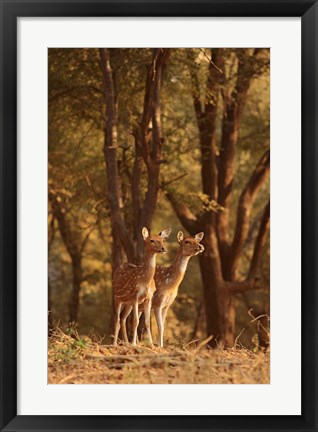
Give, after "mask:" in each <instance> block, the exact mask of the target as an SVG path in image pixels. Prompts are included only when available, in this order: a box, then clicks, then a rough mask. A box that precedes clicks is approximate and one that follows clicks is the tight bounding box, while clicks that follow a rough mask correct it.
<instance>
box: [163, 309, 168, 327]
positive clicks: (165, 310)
mask: <svg viewBox="0 0 318 432" xmlns="http://www.w3.org/2000/svg"><path fill="white" fill-rule="evenodd" d="M168 309H169V306H167V307H165V308H163V309H162V323H163V325H165V321H166V317H167V312H168Z"/></svg>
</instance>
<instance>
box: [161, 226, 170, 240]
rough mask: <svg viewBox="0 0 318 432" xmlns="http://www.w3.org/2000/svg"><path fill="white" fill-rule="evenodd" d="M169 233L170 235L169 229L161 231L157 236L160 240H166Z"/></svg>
mask: <svg viewBox="0 0 318 432" xmlns="http://www.w3.org/2000/svg"><path fill="white" fill-rule="evenodd" d="M170 233H171V228H165V229H164V230H162V231H161V232H160V233H159V236H160V237H162V238H164V239H166V238H168V237H169V235H170Z"/></svg>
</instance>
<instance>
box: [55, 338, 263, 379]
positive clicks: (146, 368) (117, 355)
mask: <svg viewBox="0 0 318 432" xmlns="http://www.w3.org/2000/svg"><path fill="white" fill-rule="evenodd" d="M207 342H208V340H206V341H202V342H198V341H193V342H191V343H189V344H187V345H185V346H183V347H181V346H180V347H176V346H168V347H166V348H158V347H155V348H150V347H147V346H144V345H140V346H138V347H132V346H118V347H114V346H112V345H102V344H100V343H97V342H93V341H92V340H91V339H90V338H88V337H82V338H80V337H79V336H78V334H75V335H73V337H72V336H69V335H67V334H65V333H63V332H62V331H61V330H57V331H56V332H55V334H54V335H53V336H52V337H51V339H50V341H49V353H48V382H49V384H268V383H269V382H270V355H269V352H264V351H258V352H257V353H254V352H252V351H249V350H247V349H245V348H243V347H241V348H239V349H238V348H236V349H234V348H233V349H231V350H221V349H220V350H211V349H209V348H208V347H207Z"/></svg>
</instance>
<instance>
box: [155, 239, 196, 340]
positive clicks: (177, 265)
mask: <svg viewBox="0 0 318 432" xmlns="http://www.w3.org/2000/svg"><path fill="white" fill-rule="evenodd" d="M203 236H204V233H203V232H201V233H198V234H196V235H195V236H194V237H186V238H184V236H183V232H182V231H179V232H178V235H177V239H178V242H179V243H180V247H179V250H178V254H177V256H176V258H175V260H174V262H173V263H172V264H171V266H170V267H163V266H157V267H156V273H155V284H156V291H155V293H154V295H153V298H152V307H153V309H154V312H155V317H156V321H157V326H158V332H159V346H160V347H163V332H164V323H165V319H166V316H167V312H168V309H169V307H170V306H171V305H172V303H173V301H174V300H175V298H176V297H177V294H178V288H179V285H180V283H181V282H182V280H183V277H184V274H185V271H186V269H187V265H188V262H189V259H190V258H191V257H192V256H195V255H198V254H199V253H201V252H203V251H204V246H203V245H201V244H200V241H201V240H202V239H203Z"/></svg>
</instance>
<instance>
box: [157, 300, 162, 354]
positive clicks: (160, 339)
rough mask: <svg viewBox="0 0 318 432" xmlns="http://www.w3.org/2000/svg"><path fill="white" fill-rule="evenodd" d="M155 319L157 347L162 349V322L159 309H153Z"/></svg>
mask: <svg viewBox="0 0 318 432" xmlns="http://www.w3.org/2000/svg"><path fill="white" fill-rule="evenodd" d="M155 317H156V321H157V326H158V333H159V342H158V345H159V346H160V347H161V348H162V347H163V322H162V313H161V307H159V308H155Z"/></svg>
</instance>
